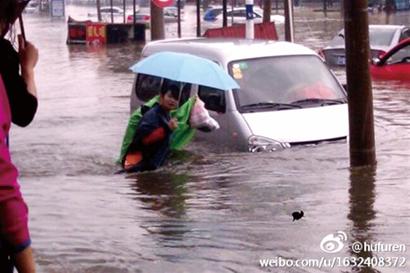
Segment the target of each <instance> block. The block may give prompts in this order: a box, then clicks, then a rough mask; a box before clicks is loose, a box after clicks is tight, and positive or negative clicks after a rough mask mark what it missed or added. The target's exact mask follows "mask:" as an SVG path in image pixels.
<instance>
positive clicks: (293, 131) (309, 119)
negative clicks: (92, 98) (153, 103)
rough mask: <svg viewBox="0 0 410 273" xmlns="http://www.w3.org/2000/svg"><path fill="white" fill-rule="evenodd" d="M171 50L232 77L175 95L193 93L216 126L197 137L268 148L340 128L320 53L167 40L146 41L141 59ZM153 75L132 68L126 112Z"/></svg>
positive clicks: (339, 94) (277, 45) (343, 114)
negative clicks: (218, 85)
mask: <svg viewBox="0 0 410 273" xmlns="http://www.w3.org/2000/svg"><path fill="white" fill-rule="evenodd" d="M162 51H171V52H183V53H189V54H193V55H196V56H199V57H203V58H206V59H209V60H211V61H213V62H215V63H217V64H218V65H219V66H221V67H222V68H223V69H224V70H225V71H227V72H228V73H229V74H230V75H231V76H232V78H233V79H235V81H236V82H237V83H238V84H239V86H240V88H239V89H233V90H220V89H215V88H210V87H206V86H201V85H199V86H198V85H193V84H185V85H181V89H183V91H182V93H183V95H182V96H181V100H182V101H181V102H180V103H183V100H186V99H187V98H189V97H190V96H194V95H198V96H199V98H201V100H203V101H204V102H205V107H206V109H208V110H209V111H210V113H211V116H212V117H213V118H214V119H215V120H217V122H218V123H219V125H220V127H221V128H220V129H219V130H217V131H215V132H212V133H201V132H198V135H197V137H199V138H201V139H203V140H205V141H206V142H208V143H210V144H212V145H213V146H214V147H218V150H223V151H252V152H254V151H271V150H276V149H278V148H280V147H282V148H283V147H288V146H293V145H297V144H311V143H319V142H322V141H333V140H339V139H344V138H346V136H347V135H348V112H347V99H346V92H345V90H344V89H343V87H342V85H341V84H340V83H339V82H338V80H337V79H336V77H335V76H334V75H333V73H332V72H331V71H330V70H329V68H328V67H327V66H326V64H325V63H324V62H323V60H322V59H321V58H320V56H319V55H318V54H317V53H315V52H314V51H313V50H311V49H308V48H306V47H304V46H301V45H298V44H293V43H289V42H278V41H267V40H240V39H207V38H194V39H175V40H162V41H154V42H150V43H148V44H147V45H146V46H145V47H144V49H143V51H142V58H145V57H147V56H150V55H152V54H154V53H157V52H162ZM164 82H166V81H165V80H164V79H162V78H160V77H155V76H150V75H145V74H136V78H135V81H134V85H133V88H132V93H131V111H134V110H135V109H136V108H137V107H139V106H140V105H142V104H143V103H144V102H146V101H148V100H149V99H151V98H152V97H154V96H155V95H157V94H158V92H159V90H160V88H161V86H162V84H163V83H164Z"/></svg>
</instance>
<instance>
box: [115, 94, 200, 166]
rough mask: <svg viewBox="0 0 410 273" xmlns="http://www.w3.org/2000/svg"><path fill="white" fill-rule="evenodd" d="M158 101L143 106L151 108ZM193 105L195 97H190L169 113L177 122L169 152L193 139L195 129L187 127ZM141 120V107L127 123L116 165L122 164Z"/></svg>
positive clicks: (154, 99) (180, 147) (155, 98)
mask: <svg viewBox="0 0 410 273" xmlns="http://www.w3.org/2000/svg"><path fill="white" fill-rule="evenodd" d="M158 101H159V96H155V97H154V98H152V99H151V100H149V101H148V102H147V103H145V104H144V105H146V106H148V107H152V106H153V105H154V104H155V103H157V102H158ZM194 103H195V97H191V98H189V99H188V100H187V101H186V102H185V103H184V104H183V105H182V106H180V107H179V108H177V109H175V110H173V111H171V112H170V114H171V117H173V118H176V119H177V120H178V127H177V128H176V129H175V130H174V131H173V132H172V136H171V147H170V148H171V150H180V149H182V148H183V147H184V146H185V145H187V144H188V143H189V142H190V141H191V140H192V138H193V137H194V134H195V129H193V128H191V127H189V116H190V113H191V109H192V107H193V106H194ZM141 118H142V114H141V107H139V108H138V109H137V110H135V111H134V113H132V115H131V117H130V119H129V121H128V125H127V129H126V131H125V135H124V138H123V140H122V145H121V151H120V157H119V158H118V160H117V163H118V164H122V162H123V161H124V157H125V155H126V153H127V151H128V147H129V146H130V144H131V143H132V140H133V139H134V135H135V132H136V130H137V126H138V123H139V121H140V120H141Z"/></svg>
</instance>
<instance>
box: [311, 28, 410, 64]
mask: <svg viewBox="0 0 410 273" xmlns="http://www.w3.org/2000/svg"><path fill="white" fill-rule="evenodd" d="M344 37H345V36H344V29H342V30H340V31H339V32H338V34H337V35H336V36H335V37H334V38H333V39H332V41H331V42H330V44H329V45H328V46H326V47H324V48H323V49H321V50H320V51H319V54H320V55H321V56H322V57H323V58H324V59H325V60H326V63H327V64H328V65H330V66H344V65H346V55H345V39H344ZM409 37H410V27H409V26H404V25H369V44H370V54H371V58H375V57H379V56H381V55H382V54H383V53H385V52H386V51H387V50H388V49H389V48H391V47H392V46H395V45H396V44H398V43H399V42H400V41H402V40H404V39H406V38H409Z"/></svg>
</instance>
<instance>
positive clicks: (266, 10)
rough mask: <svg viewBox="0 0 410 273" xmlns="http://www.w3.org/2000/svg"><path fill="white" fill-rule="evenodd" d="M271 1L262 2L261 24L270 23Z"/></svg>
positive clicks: (264, 0)
mask: <svg viewBox="0 0 410 273" xmlns="http://www.w3.org/2000/svg"><path fill="white" fill-rule="evenodd" d="M271 10H272V0H263V22H264V23H265V22H268V23H269V22H270V14H271Z"/></svg>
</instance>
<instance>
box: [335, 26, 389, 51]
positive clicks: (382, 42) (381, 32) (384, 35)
mask: <svg viewBox="0 0 410 273" xmlns="http://www.w3.org/2000/svg"><path fill="white" fill-rule="evenodd" d="M395 32H396V29H392V28H388V29H386V28H373V27H371V28H369V43H370V46H385V47H389V46H390V44H391V42H392V40H393V36H394V33H395ZM329 45H330V46H332V47H335V46H343V47H344V45H345V39H344V31H343V30H342V31H340V32H339V33H338V34H337V35H336V37H334V38H333V39H332V41H331V42H330V44H329Z"/></svg>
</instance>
